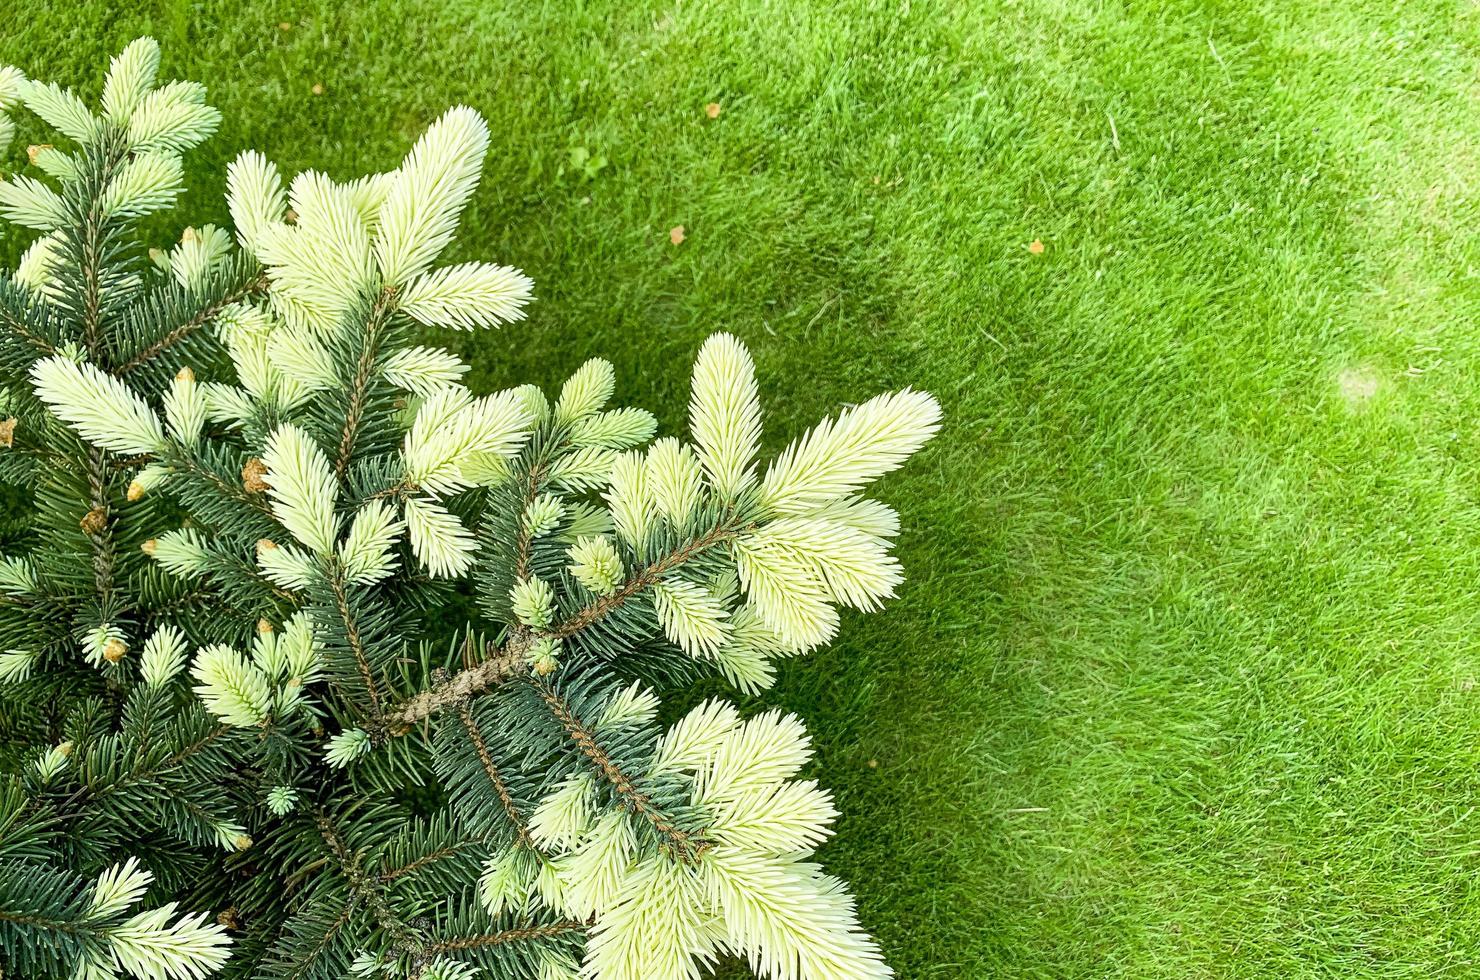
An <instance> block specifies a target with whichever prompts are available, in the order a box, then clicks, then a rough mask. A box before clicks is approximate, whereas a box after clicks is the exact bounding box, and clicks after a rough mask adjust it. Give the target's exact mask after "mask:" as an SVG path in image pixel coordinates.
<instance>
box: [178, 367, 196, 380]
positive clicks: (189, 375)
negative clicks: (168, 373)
mask: <svg viewBox="0 0 1480 980" xmlns="http://www.w3.org/2000/svg"><path fill="white" fill-rule="evenodd" d="M175 380H176V381H194V380H195V372H194V371H192V370H190V369H189V368H188V367H182V368H181V369H180V370H179V371H177V372H175Z"/></svg>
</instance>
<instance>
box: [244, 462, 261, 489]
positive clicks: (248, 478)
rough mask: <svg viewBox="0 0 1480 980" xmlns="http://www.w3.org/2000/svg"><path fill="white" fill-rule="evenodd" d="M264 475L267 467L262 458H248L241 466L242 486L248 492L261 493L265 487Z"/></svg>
mask: <svg viewBox="0 0 1480 980" xmlns="http://www.w3.org/2000/svg"><path fill="white" fill-rule="evenodd" d="M266 475H267V467H266V466H265V465H263V463H262V460H260V459H249V460H247V465H245V466H243V467H242V486H243V487H245V488H246V490H247V492H248V493H261V492H263V491H264V490H266V489H267V481H266V480H264V479H263V477H265V476H266Z"/></svg>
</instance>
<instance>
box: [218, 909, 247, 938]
mask: <svg viewBox="0 0 1480 980" xmlns="http://www.w3.org/2000/svg"><path fill="white" fill-rule="evenodd" d="M216 922H217V924H218V925H223V926H225V927H226V928H228V929H230V930H231V931H232V932H241V931H242V919H241V914H240V913H239V912H237V910H236V906H235V905H228V906H226V908H224V909H222V910H221V912H220V914H219V915H217V916H216Z"/></svg>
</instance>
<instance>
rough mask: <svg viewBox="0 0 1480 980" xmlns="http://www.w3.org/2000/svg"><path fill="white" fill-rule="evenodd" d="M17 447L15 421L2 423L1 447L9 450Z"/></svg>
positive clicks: (0, 432)
mask: <svg viewBox="0 0 1480 980" xmlns="http://www.w3.org/2000/svg"><path fill="white" fill-rule="evenodd" d="M14 445H15V419H6V420H5V421H4V422H0V446H4V447H5V448H6V449H9V448H10V447H11V446H14Z"/></svg>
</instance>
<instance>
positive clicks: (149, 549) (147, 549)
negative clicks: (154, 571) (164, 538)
mask: <svg viewBox="0 0 1480 980" xmlns="http://www.w3.org/2000/svg"><path fill="white" fill-rule="evenodd" d="M158 547H159V539H158V538H150V539H149V540H148V541H145V542H144V543H143V544H141V545H139V550H140V551H142V552H143V553H144V554H146V555H152V554H154V549H156V548H158Z"/></svg>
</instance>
